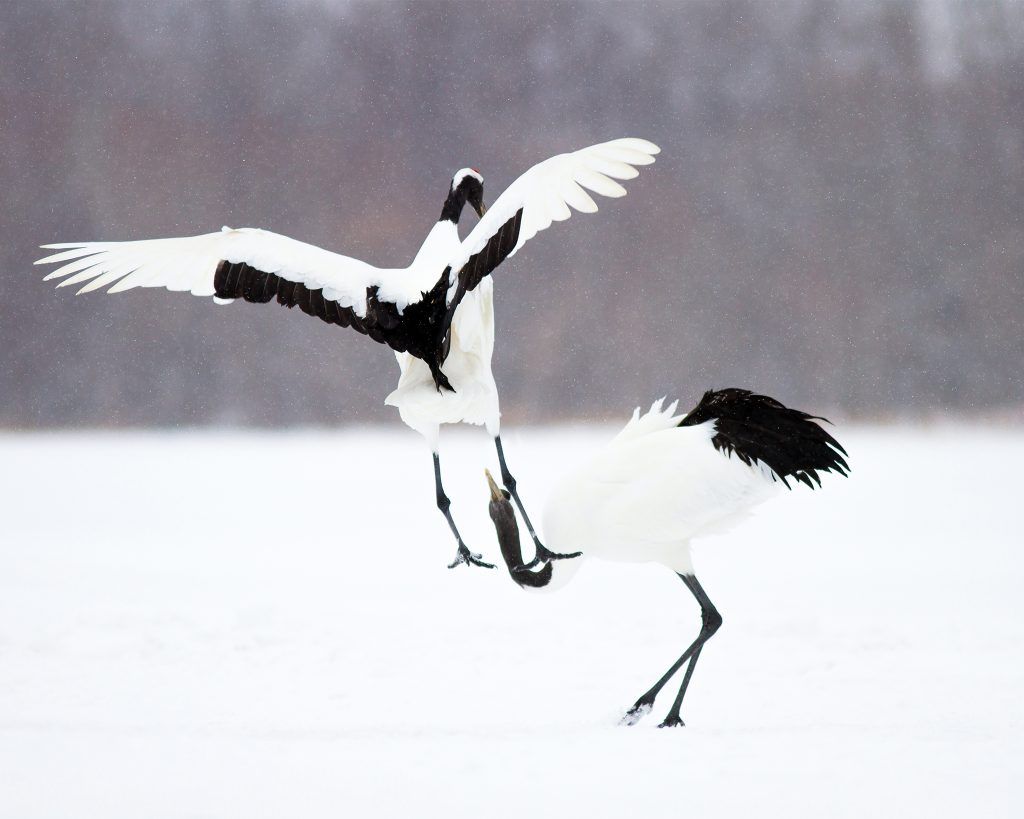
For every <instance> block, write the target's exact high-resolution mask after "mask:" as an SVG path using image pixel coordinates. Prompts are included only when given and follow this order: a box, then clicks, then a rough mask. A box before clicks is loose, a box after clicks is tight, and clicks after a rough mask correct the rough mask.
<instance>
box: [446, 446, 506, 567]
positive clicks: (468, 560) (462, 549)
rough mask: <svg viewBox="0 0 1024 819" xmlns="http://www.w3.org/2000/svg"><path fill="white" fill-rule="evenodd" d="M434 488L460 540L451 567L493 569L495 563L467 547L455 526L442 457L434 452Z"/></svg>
mask: <svg viewBox="0 0 1024 819" xmlns="http://www.w3.org/2000/svg"><path fill="white" fill-rule="evenodd" d="M434 488H435V489H436V490H437V508H438V509H440V510H441V514H442V515H444V519H445V520H446V521H448V526H449V527H450V528H451V530H452V534H453V535H455V539H456V540H457V541H458V542H459V550H458V552H457V553H456V554H455V560H454V561H453V562H452V563H449V564H448V568H449V569H454V568H455V567H456V566H458V565H459V564H460V563H465V564H467V565H473V566H483V567H484V568H486V569H493V568H494V564H492V563H485V562H484V561H483V560H482V559H481V557H480V555H478V554H473V552H471V551H469V549H468V548H466V544H465V543H463V541H462V535H460V534H459V530H458V528H456V526H455V521H454V520H453V519H452V513H451V505H452V502H451V499H450V498H449V497H448V496H447V495H446V494H445V492H444V486H442V485H441V458H440V457H439V456H438V454H437V453H436V452H435V453H434Z"/></svg>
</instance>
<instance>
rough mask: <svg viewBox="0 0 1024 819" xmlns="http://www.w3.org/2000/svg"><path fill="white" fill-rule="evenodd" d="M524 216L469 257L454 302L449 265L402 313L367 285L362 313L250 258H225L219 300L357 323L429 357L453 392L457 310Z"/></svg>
mask: <svg viewBox="0 0 1024 819" xmlns="http://www.w3.org/2000/svg"><path fill="white" fill-rule="evenodd" d="M522 219H523V211H522V209H519V210H518V211H516V214H515V216H513V217H512V218H511V219H509V220H508V221H507V222H505V224H503V225H502V226H501V228H500V229H499V230H498V232H497V233H495V234H494V235H493V236H492V237H491V238H490V240H489V241H488V242H487V244H486V245H484V247H483V248H482V249H481V250H480V252H479V253H475V254H474V255H472V256H470V257H469V260H468V261H467V262H466V264H465V265H463V266H462V269H461V270H460V271H459V276H458V283H457V286H456V288H455V292H454V294H453V295H452V299H451V302H450V303H448V300H447V295H448V289H449V279H450V276H451V268H450V267H447V268H445V270H444V272H443V273H442V274H441V276H440V278H439V279H438V280H437V284H435V285H434V286H433V287H432V288H431V289H430V291H429V292H427V293H424V294H423V297H422V298H421V299H420V300H419V301H417V302H414V303H413V304H410V305H408V306H407V307H406V308H405V310H404V311H402V312H401V313H399V312H398V308H397V307H396V306H395V305H394V304H393V303H392V302H388V301H381V300H380V299H378V297H377V293H378V290H377V288H376V287H368V288H367V289H366V315H365V316H360V315H358V314H356V312H355V311H354V310H353V309H352V308H351V307H343V306H342V305H340V304H338V302H336V301H332V300H330V299H326V298H324V294H323V290H322V289H317V290H310V289H309V288H307V287H306V286H305V285H304V284H302V283H301V282H293V281H290V280H288V279H286V278H284V277H282V276H279V275H277V274H275V273H267V272H266V271H263V270H258V269H257V268H255V267H252V266H251V265H248V264H245V263H244V262H238V263H231V262H228V261H221V262H220V264H218V265H217V272H216V273H215V275H214V279H213V285H214V291H215V293H216V295H217V297H218V298H222V299H244V300H245V301H249V302H254V303H258V304H265V303H267V302H269V301H272V300H274V299H276V300H277V302H278V304H283V305H285V306H286V307H298V308H299V309H300V310H302V312H304V313H306V314H308V315H310V316H315V317H317V318H319V319H321V320H322V321H325V322H327V323H328V324H337V325H338V326H339V327H351V328H352V329H354V330H356V331H357V332H359V333H362V334H363V335H366V336H369V337H370V338H372V339H373V340H374V341H377V342H380V343H381V344H387V345H388V346H389V347H390V348H391V349H393V350H397V351H398V352H402V353H405V352H408V353H410V354H412V355H414V356H416V357H417V358H421V359H423V361H425V362H426V364H427V366H428V367H430V372H431V374H432V375H433V376H434V383H435V384H436V385H437V387H438V389H441V388H444V389H448V390H452V386H451V384H450V383H449V381H448V378H447V377H446V376H445V374H444V372H442V366H443V364H444V361H445V359H446V358H447V356H448V350H449V344H450V330H451V324H452V319H453V318H454V316H455V310H456V308H458V306H459V303H460V302H461V301H462V299H463V297H464V296H465V295H466V293H468V292H470V291H471V290H474V289H475V288H476V287H477V285H479V284H480V282H481V281H482V280H483V279H484V277H485V276H488V275H490V273H491V272H492V271H493V270H494V269H495V268H496V267H497V266H498V265H500V264H501V263H502V262H503V261H504V260H505V259H506V258H507V257H508V254H509V253H511V252H512V251H513V249H515V246H516V243H517V242H518V241H519V228H520V225H521V223H522Z"/></svg>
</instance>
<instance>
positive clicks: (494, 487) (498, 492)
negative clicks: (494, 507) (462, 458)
mask: <svg viewBox="0 0 1024 819" xmlns="http://www.w3.org/2000/svg"><path fill="white" fill-rule="evenodd" d="M484 474H485V475H486V476H487V485H488V486H489V487H490V488H491V500H492V501H501V500H508V498H507V496H506V495H505V493H504V492H503V491H502V489H501V487H500V486H498V484H496V483H495V482H494V478H493V477H492V476H491V470H489V469H485V470H484Z"/></svg>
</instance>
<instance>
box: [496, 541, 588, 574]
mask: <svg viewBox="0 0 1024 819" xmlns="http://www.w3.org/2000/svg"><path fill="white" fill-rule="evenodd" d="M534 544H535V546H536V548H537V554H536V555H534V558H533V560H531V561H530V562H529V563H524V564H523V565H522V566H519V567H517V568H515V569H513V571H517V572H518V571H526V570H528V569H532V568H534V567H535V566H539V565H540V564H541V563H550V562H551V561H552V560H572V559H573V558H574V557H580V556H581V555H582V554H583V552H570V553H569V554H567V555H564V554H560V553H559V552H552V551H551V550H550V549H548V548H547V547H546V546H545V545H544V544H543V543H541V542H540V541H539V540H538V541H534Z"/></svg>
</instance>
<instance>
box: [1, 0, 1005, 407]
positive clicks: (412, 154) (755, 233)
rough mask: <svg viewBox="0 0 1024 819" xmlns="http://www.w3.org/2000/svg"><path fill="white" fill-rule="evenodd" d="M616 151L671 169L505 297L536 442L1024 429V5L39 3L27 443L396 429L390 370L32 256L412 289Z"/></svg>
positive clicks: (23, 325)
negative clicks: (287, 271) (658, 417)
mask: <svg viewBox="0 0 1024 819" xmlns="http://www.w3.org/2000/svg"><path fill="white" fill-rule="evenodd" d="M622 135H636V136H642V137H646V138H648V139H652V140H654V141H656V142H658V143H659V144H660V145H661V146H662V147H663V149H664V153H663V154H662V157H660V158H659V162H658V163H657V164H656V165H655V166H654V167H653V168H651V169H649V170H648V171H647V172H645V173H643V174H642V175H641V177H640V178H639V179H638V180H636V181H635V182H633V183H631V186H630V187H631V189H630V195H629V196H628V197H627V198H626V199H624V200H621V201H615V202H610V201H608V200H605V202H604V203H602V209H601V213H599V214H597V215H595V216H587V217H579V218H576V219H573V220H572V221H571V222H570V223H569V224H567V225H563V226H558V227H556V228H554V229H552V230H551V231H549V232H548V233H547V234H544V235H543V236H542V237H540V238H538V239H537V240H535V241H534V242H532V243H531V244H530V246H529V247H528V248H527V249H526V250H525V251H524V252H523V253H521V254H520V255H519V256H518V257H517V258H516V259H514V260H513V261H512V262H510V263H509V264H508V265H507V266H506V267H503V268H502V269H501V270H500V272H499V279H498V281H497V315H498V323H499V328H498V329H499V336H500V338H499V344H498V349H497V352H496V371H497V373H498V380H499V386H500V387H501V389H502V397H503V408H504V410H505V414H506V416H507V417H510V418H512V419H515V420H541V419H547V418H552V417H569V416H575V417H607V416H609V415H612V414H616V415H620V414H621V413H622V411H623V410H624V408H628V407H631V406H632V405H633V404H634V403H639V402H640V401H641V400H649V399H651V398H654V397H657V396H659V395H661V394H663V393H669V394H681V395H683V396H686V397H688V398H689V397H693V398H695V397H696V396H697V395H698V394H699V392H700V391H701V390H702V389H704V388H705V387H708V386H726V385H733V384H736V385H750V386H753V387H756V388H758V389H762V390H765V391H770V392H771V393H773V394H777V395H779V396H780V397H782V398H784V399H786V400H788V401H792V402H795V403H798V404H806V405H809V406H811V407H814V408H821V409H823V410H835V409H838V410H840V411H845V412H851V413H859V414H877V413H883V414H891V413H901V412H907V411H909V412H918V411H927V410H931V409H935V408H952V409H956V410H967V409H987V408H994V407H1005V406H1013V405H1017V406H1019V405H1020V402H1021V401H1022V397H1024V388H1022V383H1021V375H1022V370H1024V367H1022V360H1024V326H1022V324H1024V5H1022V4H1021V3H1017V2H1007V1H1006V0H991V2H985V1H984V0H976V1H975V2H967V1H966V0H965V2H962V3H959V2H951V1H950V2H944V0H926V1H925V0H922V2H904V3H899V2H890V1H888V0H878V2H869V1H868V0H848V1H847V0H843V1H841V0H833V1H832V2H827V1H826V2H810V1H809V0H807V1H806V2H796V1H794V2H761V1H760V0H713V1H710V0H709V2H673V3H655V4H646V3H644V4H641V3H539V2H529V3H527V2H492V3H486V4H483V3H472V4H465V5H463V4H450V3H449V4H435V3H426V2H416V3H375V4H363V3H353V4H346V3H332V2H310V1H309V0H307V1H305V2H283V0H282V1H280V2H210V3H196V2H168V0H153V2H140V0H83V1H82V2H43V1H42V0H15V1H14V2H13V3H12V2H10V1H8V2H5V3H4V4H3V5H2V7H0V154H2V156H3V161H2V162H0V197H2V202H3V207H2V208H0V276H2V282H3V293H2V296H3V298H2V302H0V304H2V306H0V423H3V424H7V425H58V424H77V423H86V424H111V423H131V424H147V423H155V424H176V423H257V424H282V423H309V422H336V421H342V420H359V419H370V418H379V417H382V415H384V411H383V410H382V408H381V406H380V405H381V401H382V398H383V396H384V395H385V394H386V392H387V391H388V390H390V389H391V388H392V387H393V384H394V381H395V373H396V368H395V365H394V362H393V360H392V358H391V354H390V352H389V351H388V350H386V349H385V348H383V347H379V346H378V345H375V344H373V343H372V342H369V341H368V340H367V339H365V338H363V337H361V336H358V335H356V334H355V333H353V332H352V331H350V330H342V329H340V328H337V327H329V326H326V325H323V324H321V323H320V322H318V321H316V320H314V319H311V318H309V317H307V316H304V315H302V314H300V313H299V312H298V311H293V312H292V313H291V314H287V313H286V312H285V311H284V308H281V307H278V306H276V305H267V306H254V305H244V304H243V305H238V304H236V305H232V306H229V307H216V306H214V305H213V304H212V303H211V302H209V301H208V300H201V299H195V298H192V297H186V296H182V295H177V294H168V293H166V292H165V291H150V290H147V291H132V292H130V293H125V294H121V295H118V296H109V297H108V296H101V295H97V294H92V295H89V296H81V297H75V296H74V295H73V292H72V290H71V289H65V290H60V291H57V292H54V290H53V289H52V285H51V284H50V283H44V282H42V281H41V278H42V274H41V273H40V271H39V269H38V268H36V269H34V268H33V267H32V265H31V262H32V261H33V260H34V259H36V258H38V257H39V255H41V254H40V253H39V251H37V250H36V249H35V246H36V245H39V244H41V243H44V242H51V241H69V240H78V239H130V238H147V237H156V236H166V235H188V234H192V233H202V232H208V231H210V230H216V229H217V228H219V227H220V226H221V225H222V224H229V225H232V226H244V225H252V226H262V227H266V228H269V229H272V230H275V231H278V232H282V233H286V234H289V235H292V236H295V237H296V238H300V239H303V240H306V241H311V242H314V243H318V244H322V245H324V246H326V247H330V248H332V249H336V250H339V251H342V252H346V253H348V254H350V255H355V256H358V257H361V258H365V259H366V260H368V261H371V262H373V263H377V264H381V265H402V264H406V263H407V262H408V260H409V259H410V258H411V256H412V254H413V253H414V252H415V250H416V248H417V247H418V245H419V242H420V240H421V239H422V237H423V236H424V235H425V233H426V231H427V230H428V229H429V227H430V224H431V223H432V221H433V220H434V219H435V218H436V217H437V215H438V213H439V211H440V206H441V202H442V199H443V196H444V193H445V191H446V187H447V183H448V179H449V177H450V174H451V173H452V172H453V171H454V170H456V169H457V168H459V167H462V166H464V165H475V166H476V167H479V168H481V169H482V171H483V173H484V177H485V185H486V189H485V191H486V193H487V195H488V196H487V199H488V201H490V200H492V199H493V198H494V197H496V196H497V194H498V193H499V192H500V191H501V190H502V189H503V187H504V186H505V185H506V184H508V183H509V182H510V181H511V180H512V179H513V178H514V176H515V175H516V174H518V173H519V172H521V171H522V170H524V169H525V168H527V167H528V166H529V165H530V164H532V163H533V162H534V161H537V160H539V159H542V158H544V157H546V156H548V155H550V154H552V153H554V152H557V151H561V150H568V149H572V148H575V147H581V146H583V145H587V144H590V143H592V142H596V141H600V140H604V139H608V138H612V137H617V136H622ZM466 219H468V220H469V222H470V223H472V221H475V216H472V214H469V213H468V211H467V215H466ZM387 413H388V417H390V413H391V411H390V410H388V411H387Z"/></svg>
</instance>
